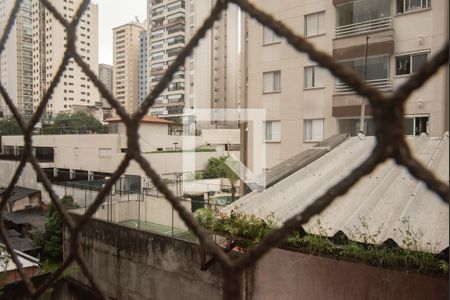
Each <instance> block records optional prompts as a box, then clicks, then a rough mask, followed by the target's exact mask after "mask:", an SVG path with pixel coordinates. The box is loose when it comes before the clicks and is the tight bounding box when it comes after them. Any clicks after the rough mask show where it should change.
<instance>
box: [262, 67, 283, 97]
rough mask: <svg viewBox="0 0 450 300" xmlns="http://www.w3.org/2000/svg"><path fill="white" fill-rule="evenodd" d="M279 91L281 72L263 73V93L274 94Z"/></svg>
mask: <svg viewBox="0 0 450 300" xmlns="http://www.w3.org/2000/svg"><path fill="white" fill-rule="evenodd" d="M280 91H281V71H272V72H265V73H263V92H264V93H276V92H280Z"/></svg>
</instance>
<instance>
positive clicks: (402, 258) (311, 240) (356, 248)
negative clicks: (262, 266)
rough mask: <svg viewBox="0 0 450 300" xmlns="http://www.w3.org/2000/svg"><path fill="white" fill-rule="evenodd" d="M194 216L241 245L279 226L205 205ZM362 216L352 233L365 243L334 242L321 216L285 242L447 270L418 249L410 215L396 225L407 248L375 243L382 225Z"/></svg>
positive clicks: (384, 263) (381, 262) (387, 263)
mask: <svg viewBox="0 0 450 300" xmlns="http://www.w3.org/2000/svg"><path fill="white" fill-rule="evenodd" d="M195 218H196V220H197V222H199V223H200V224H201V225H202V226H203V227H205V228H206V229H208V230H210V231H212V232H215V233H217V234H219V235H224V236H228V237H231V238H233V239H235V240H237V244H238V246H240V247H243V248H250V247H254V246H255V245H256V244H258V242H259V241H260V240H261V239H262V238H263V237H264V236H265V235H266V234H267V233H269V232H270V231H271V230H273V229H274V228H276V226H275V222H274V217H273V215H270V216H268V218H267V220H263V219H259V218H257V217H255V216H254V215H244V214H242V213H239V212H235V211H233V212H232V213H231V214H230V216H227V215H224V214H216V213H215V212H214V211H213V210H211V209H209V208H202V209H199V210H197V211H196V213H195ZM359 220H360V223H361V226H354V232H353V233H352V236H353V237H357V238H358V240H361V241H363V243H358V242H354V241H348V242H346V243H343V244H335V243H334V242H333V241H332V240H330V239H329V238H328V236H327V232H326V229H325V228H324V227H323V225H322V223H321V222H320V219H316V224H314V225H313V226H312V227H311V230H310V231H311V232H314V234H303V235H302V234H301V233H300V232H299V231H295V232H293V233H291V234H290V235H288V236H287V238H286V239H285V241H284V242H283V246H285V247H289V248H291V249H292V248H294V249H298V250H299V251H302V252H307V253H310V254H314V255H331V256H335V257H347V258H351V259H356V260H358V261H361V262H363V263H366V264H370V265H374V266H378V267H383V268H399V269H406V270H411V271H416V272H420V273H441V274H448V272H449V270H448V262H447V261H445V260H442V259H440V258H439V256H438V255H435V254H432V253H426V252H420V251H417V249H418V248H417V245H418V242H419V237H420V231H418V230H415V229H414V228H413V227H412V226H411V225H410V223H409V219H402V220H401V224H402V225H403V228H398V229H397V230H398V232H400V233H401V234H402V240H403V244H404V245H403V246H404V247H406V249H401V248H389V247H387V246H384V245H376V244H375V241H376V237H377V236H378V235H380V234H381V232H382V227H383V225H380V226H379V227H378V228H377V229H375V230H372V229H371V228H369V225H368V224H369V222H368V220H366V219H365V218H362V217H360V218H359Z"/></svg>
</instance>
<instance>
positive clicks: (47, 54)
mask: <svg viewBox="0 0 450 300" xmlns="http://www.w3.org/2000/svg"><path fill="white" fill-rule="evenodd" d="M52 4H53V5H54V6H55V8H56V9H57V10H58V11H59V12H60V13H61V14H62V15H63V17H65V18H66V19H67V20H68V21H71V20H72V18H73V17H74V15H75V13H76V11H77V9H78V7H79V5H80V4H81V0H64V1H55V2H52ZM32 26H33V30H32V32H33V37H32V46H33V109H34V110H35V109H36V108H37V107H38V105H39V102H40V100H41V99H42V97H43V95H44V94H45V91H46V90H47V89H48V88H49V86H50V84H51V82H52V80H53V78H54V76H55V75H56V73H57V71H58V68H59V65H60V63H61V61H62V59H63V56H64V52H65V50H66V44H67V34H66V30H65V29H64V27H62V26H61V24H60V23H59V22H58V20H56V18H55V17H54V16H53V15H52V14H51V13H50V12H49V11H48V10H46V9H45V8H44V6H43V4H42V3H41V2H40V1H38V0H32ZM76 48H77V52H78V53H79V54H80V56H81V57H82V59H83V60H84V62H85V63H86V64H88V65H89V67H90V69H91V70H92V71H93V72H94V73H95V74H96V75H97V74H98V6H97V5H96V4H90V5H89V6H88V9H87V10H86V11H85V13H84V14H83V15H82V17H81V19H80V23H79V25H78V27H77V41H76ZM98 101H99V94H98V90H97V89H96V88H95V86H94V85H93V84H92V82H91V80H90V79H89V78H88V77H87V76H86V74H84V73H83V71H82V70H81V68H80V67H79V66H78V65H77V64H76V63H75V62H74V60H73V59H70V60H69V64H68V65H67V66H66V67H65V70H64V73H63V75H62V76H61V79H60V82H59V83H58V85H57V86H56V88H55V90H54V92H53V95H52V97H51V98H50V100H49V102H48V103H47V107H46V108H45V115H44V118H46V119H48V120H51V119H52V118H54V117H55V116H56V115H57V114H58V113H70V112H71V108H72V105H76V106H89V107H92V106H95V105H96V102H98Z"/></svg>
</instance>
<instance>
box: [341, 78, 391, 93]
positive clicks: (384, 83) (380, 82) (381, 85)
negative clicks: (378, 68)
mask: <svg viewBox="0 0 450 300" xmlns="http://www.w3.org/2000/svg"><path fill="white" fill-rule="evenodd" d="M366 84H367V85H370V86H372V87H375V88H377V89H380V90H384V91H388V90H391V89H392V80H391V79H390V78H383V79H373V80H366ZM334 92H335V94H343V93H353V92H354V90H353V89H352V88H350V87H349V86H348V85H347V84H345V83H343V82H340V81H336V83H335V84H334Z"/></svg>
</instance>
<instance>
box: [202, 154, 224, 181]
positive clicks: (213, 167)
mask: <svg viewBox="0 0 450 300" xmlns="http://www.w3.org/2000/svg"><path fill="white" fill-rule="evenodd" d="M226 159H227V158H226V157H211V158H210V159H208V164H207V165H206V168H205V171H203V178H204V179H210V178H221V177H225V171H224V169H223V165H224V162H225V160H226Z"/></svg>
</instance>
